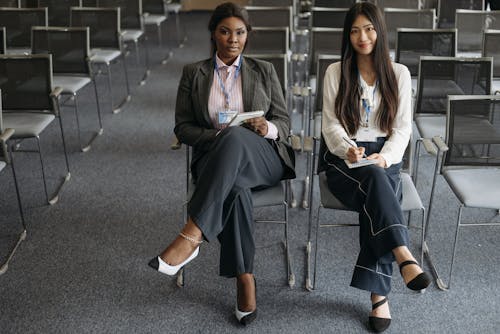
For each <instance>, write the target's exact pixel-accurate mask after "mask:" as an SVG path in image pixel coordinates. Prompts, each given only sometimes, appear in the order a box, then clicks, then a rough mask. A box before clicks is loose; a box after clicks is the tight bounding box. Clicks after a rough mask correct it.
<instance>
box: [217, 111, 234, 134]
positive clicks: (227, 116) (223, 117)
mask: <svg viewBox="0 0 500 334" xmlns="http://www.w3.org/2000/svg"><path fill="white" fill-rule="evenodd" d="M237 113H238V112H237V111H236V110H222V111H218V112H217V128H218V129H219V130H222V129H225V128H226V127H227V125H228V123H229V122H230V121H231V120H232V119H233V117H234V115H236V114H237Z"/></svg>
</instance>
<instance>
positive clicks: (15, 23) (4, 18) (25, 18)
mask: <svg viewBox="0 0 500 334" xmlns="http://www.w3.org/2000/svg"><path fill="white" fill-rule="evenodd" d="M0 22H2V25H3V26H4V27H5V30H6V33H7V42H6V44H7V52H6V53H12V54H23V53H29V52H30V51H31V27H33V26H47V22H48V14H47V8H0Z"/></svg>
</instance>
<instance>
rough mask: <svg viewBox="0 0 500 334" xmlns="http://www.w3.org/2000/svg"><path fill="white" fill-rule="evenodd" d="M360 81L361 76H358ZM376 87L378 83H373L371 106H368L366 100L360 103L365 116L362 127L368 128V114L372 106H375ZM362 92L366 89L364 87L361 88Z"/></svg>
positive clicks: (363, 99)
mask: <svg viewBox="0 0 500 334" xmlns="http://www.w3.org/2000/svg"><path fill="white" fill-rule="evenodd" d="M360 81H361V75H360ZM377 86H378V81H376V82H375V87H374V88H373V93H372V99H371V102H372V103H371V104H368V101H367V100H368V99H366V98H362V99H361V103H362V104H363V109H365V114H366V121H365V124H364V126H368V121H369V120H370V113H371V112H372V104H375V91H376V90H377ZM362 88H363V90H365V89H367V88H365V87H362Z"/></svg>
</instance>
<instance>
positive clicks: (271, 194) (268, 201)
mask: <svg viewBox="0 0 500 334" xmlns="http://www.w3.org/2000/svg"><path fill="white" fill-rule="evenodd" d="M194 189H195V185H194V184H193V185H190V186H189V193H188V194H187V198H191V196H192V195H193V192H194ZM283 195H284V189H283V184H282V183H281V182H280V183H278V184H276V185H274V186H272V187H269V188H266V189H262V190H256V191H252V201H253V206H254V207H255V208H258V207H261V206H272V205H280V204H283V199H284V198H285V197H284V196H283Z"/></svg>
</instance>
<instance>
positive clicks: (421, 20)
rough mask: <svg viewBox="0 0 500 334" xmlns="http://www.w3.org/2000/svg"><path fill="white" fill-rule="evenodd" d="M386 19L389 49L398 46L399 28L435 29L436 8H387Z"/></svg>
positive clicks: (385, 11)
mask: <svg viewBox="0 0 500 334" xmlns="http://www.w3.org/2000/svg"><path fill="white" fill-rule="evenodd" d="M384 19H385V24H386V26H387V40H388V41H389V49H394V48H395V47H396V30H397V29H398V28H425V29H434V28H435V27H436V10H435V9H434V8H432V9H404V8H385V9H384Z"/></svg>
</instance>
